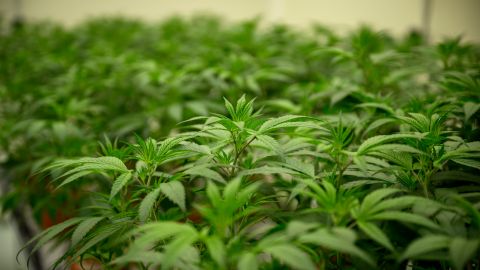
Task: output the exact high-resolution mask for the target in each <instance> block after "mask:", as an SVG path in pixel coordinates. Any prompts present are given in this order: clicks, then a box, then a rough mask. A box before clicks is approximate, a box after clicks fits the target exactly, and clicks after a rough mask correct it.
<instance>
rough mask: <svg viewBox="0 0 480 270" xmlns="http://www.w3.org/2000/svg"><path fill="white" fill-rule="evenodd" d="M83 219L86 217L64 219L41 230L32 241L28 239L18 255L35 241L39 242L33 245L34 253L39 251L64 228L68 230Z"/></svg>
mask: <svg viewBox="0 0 480 270" xmlns="http://www.w3.org/2000/svg"><path fill="white" fill-rule="evenodd" d="M83 220H85V218H71V219H69V220H67V221H64V222H62V223H59V224H57V225H53V226H52V227H50V228H48V229H46V230H45V231H43V232H41V233H40V234H38V235H37V236H35V237H34V238H32V239H31V240H30V241H28V242H27V243H26V244H25V245H24V246H23V247H22V248H21V249H20V251H19V252H18V254H17V257H18V255H19V254H20V253H21V252H22V251H23V250H24V249H25V248H27V247H28V246H30V245H31V244H33V243H34V242H37V241H38V242H37V243H36V244H35V246H34V247H33V249H32V251H31V252H32V254H33V252H35V251H37V250H38V249H39V248H40V247H42V246H43V245H45V244H46V243H47V242H49V241H50V240H52V239H53V238H55V236H57V235H58V234H60V233H61V232H63V231H64V230H66V229H67V228H69V227H72V226H74V225H75V224H78V223H80V222H82V221H83Z"/></svg>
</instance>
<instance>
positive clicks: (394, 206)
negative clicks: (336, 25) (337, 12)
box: [0, 17, 480, 270]
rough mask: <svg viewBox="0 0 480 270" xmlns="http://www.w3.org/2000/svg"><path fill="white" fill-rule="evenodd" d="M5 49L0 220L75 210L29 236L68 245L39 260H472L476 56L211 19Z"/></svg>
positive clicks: (372, 265)
mask: <svg viewBox="0 0 480 270" xmlns="http://www.w3.org/2000/svg"><path fill="white" fill-rule="evenodd" d="M93 33H98V35H101V36H94V35H93ZM1 38H2V40H1V41H2V42H1V43H0V44H2V45H0V54H1V56H2V57H4V59H5V63H6V64H5V65H0V71H1V73H0V76H1V77H0V78H1V81H0V121H1V122H0V124H1V125H2V126H3V127H4V128H3V130H4V131H5V132H4V133H2V135H0V137H1V145H0V154H1V153H5V154H6V155H7V158H6V161H5V162H4V164H2V168H5V169H6V170H7V171H8V173H9V174H10V175H11V176H12V177H13V179H14V181H13V185H12V186H13V188H12V192H11V193H10V194H9V195H7V196H6V197H5V199H3V205H4V209H6V210H8V209H10V208H15V207H18V206H19V205H31V206H35V208H34V211H35V213H36V215H39V213H41V211H42V205H46V204H47V202H50V203H51V205H53V206H54V207H58V208H59V207H60V205H62V204H61V203H62V201H60V200H59V199H58V198H62V197H63V198H65V197H67V200H66V201H67V202H68V204H66V205H67V206H70V207H71V209H80V210H78V211H73V210H72V212H71V213H72V216H73V217H72V218H70V219H68V220H67V221H64V222H63V223H60V224H57V225H54V226H52V227H50V228H48V229H46V230H45V231H44V232H42V233H41V234H40V235H38V236H37V237H35V238H34V239H32V241H30V242H29V243H27V246H31V247H33V250H34V251H36V250H37V249H38V248H40V247H41V246H43V245H45V244H46V243H47V242H49V241H52V240H57V241H59V242H66V243H68V244H69V245H68V248H67V250H66V252H65V253H64V254H63V255H62V256H61V258H59V260H58V261H57V262H56V263H55V264H54V265H53V267H54V268H55V267H57V268H60V267H62V266H64V265H68V264H71V263H73V262H78V261H82V260H84V259H87V258H94V259H95V261H97V262H98V263H99V264H101V265H102V267H103V268H105V269H123V267H134V268H135V267H136V268H137V269H221V270H227V269H241V270H247V269H301V270H303V269H306V270H310V269H406V268H408V269H410V267H411V268H412V269H445V270H446V269H464V268H467V269H478V267H479V265H480V261H479V259H478V258H480V249H479V245H480V210H479V209H480V195H479V194H480V185H479V183H480V178H479V176H478V174H479V170H480V142H479V139H478V138H479V134H480V129H479V122H478V119H479V117H478V116H479V113H480V110H479V108H480V105H479V101H478V100H479V98H480V95H479V93H480V92H479V85H480V84H479V81H480V70H479V59H480V54H479V50H478V46H477V45H474V44H464V43H462V42H460V41H459V40H457V39H454V40H447V41H445V42H442V43H439V44H436V45H433V46H431V45H427V44H424V43H423V41H422V38H421V36H420V35H418V34H415V33H412V34H411V35H410V36H408V37H406V38H404V39H394V38H392V37H390V36H388V35H387V34H385V33H377V32H374V31H373V30H371V29H369V28H366V27H362V28H360V29H358V30H357V31H354V32H353V33H352V34H350V35H347V36H342V37H340V36H336V35H335V34H334V33H332V32H331V31H329V30H328V29H325V28H323V27H319V26H317V27H314V29H313V31H312V32H309V33H299V32H295V31H294V30H292V29H289V28H287V27H284V26H274V27H271V28H267V29H262V28H259V27H258V22H257V21H249V22H244V23H241V24H235V25H228V26H226V25H224V24H222V23H220V21H218V20H217V19H213V18H207V17H195V18H192V19H191V20H185V19H180V18H174V19H171V20H169V21H166V22H163V23H161V24H158V25H146V24H143V23H140V22H135V21H128V20H123V19H100V20H93V21H91V22H88V23H85V24H82V25H80V26H78V27H77V28H75V29H73V30H68V31H67V30H64V29H61V28H58V27H55V26H52V25H48V26H47V25H25V26H24V28H21V29H16V30H13V31H12V32H11V33H9V34H7V35H4V36H2V37H1ZM33 44H35V45H38V44H42V46H34V45H33ZM66 45H68V46H66ZM31 59H36V61H31ZM27 60H28V61H27ZM14 67H15V68H14ZM24 89H31V90H29V92H28V94H25V91H24ZM117 138H118V139H117ZM145 138H146V139H145ZM113 139H115V140H113ZM98 140H102V141H104V142H103V143H102V144H100V147H99V153H97V154H95V151H96V148H95V145H98V144H97V141H98ZM112 141H113V142H112ZM95 156H96V157H95ZM25 179H28V181H29V182H28V183H29V186H28V188H27V186H26V184H25V183H26V181H25ZM30 183H31V185H30ZM52 190H55V193H52V192H53V191H52ZM37 193H38V194H37ZM73 195H75V196H76V197H73ZM72 198H74V199H72ZM22 200H23V201H22ZM47 205H48V204H47Z"/></svg>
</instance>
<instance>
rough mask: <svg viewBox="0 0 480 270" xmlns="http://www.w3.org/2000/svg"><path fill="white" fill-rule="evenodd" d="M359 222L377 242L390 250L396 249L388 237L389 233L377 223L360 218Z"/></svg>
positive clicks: (363, 229) (362, 228) (365, 231)
mask: <svg viewBox="0 0 480 270" xmlns="http://www.w3.org/2000/svg"><path fill="white" fill-rule="evenodd" d="M357 224H358V226H359V227H360V229H361V230H362V231H363V232H364V233H365V234H367V235H368V236H369V237H370V238H372V239H373V240H375V241H376V242H377V243H379V244H380V245H382V246H384V247H386V248H387V249H389V250H390V251H394V250H395V248H394V247H393V245H392V243H391V242H390V239H388V237H387V235H386V234H385V233H384V232H383V231H382V230H380V228H378V226H377V225H375V224H373V223H371V222H364V221H360V220H358V221H357Z"/></svg>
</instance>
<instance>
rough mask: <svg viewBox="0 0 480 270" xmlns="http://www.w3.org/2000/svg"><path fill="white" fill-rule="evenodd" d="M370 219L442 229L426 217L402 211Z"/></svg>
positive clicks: (380, 214)
mask: <svg viewBox="0 0 480 270" xmlns="http://www.w3.org/2000/svg"><path fill="white" fill-rule="evenodd" d="M369 218H370V219H371V220H397V221H400V222H407V223H413V224H417V225H422V226H425V227H428V228H430V229H434V230H440V229H441V228H440V226H439V225H437V224H436V223H434V222H433V221H431V220H430V219H428V218H426V217H423V216H420V215H416V214H412V213H407V212H401V211H388V212H382V213H378V214H375V215H373V216H371V217H369Z"/></svg>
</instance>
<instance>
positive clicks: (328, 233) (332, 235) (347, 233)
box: [298, 228, 376, 266]
mask: <svg viewBox="0 0 480 270" xmlns="http://www.w3.org/2000/svg"><path fill="white" fill-rule="evenodd" d="M354 236H355V234H354V233H353V232H352V231H351V230H349V229H346V228H334V229H332V230H327V229H324V228H322V229H319V230H317V231H315V232H312V233H306V234H303V235H301V236H300V237H299V238H298V240H299V241H300V242H302V243H312V244H317V245H320V246H323V247H326V248H329V249H333V250H336V251H340V252H344V253H348V254H351V255H354V256H357V257H359V258H360V259H362V260H363V261H365V262H367V263H368V264H370V265H371V266H375V265H376V263H375V261H374V260H373V259H372V258H371V257H370V256H369V255H368V254H367V253H366V252H364V251H363V250H361V249H359V248H358V247H356V246H355V244H354V241H355V238H354Z"/></svg>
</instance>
